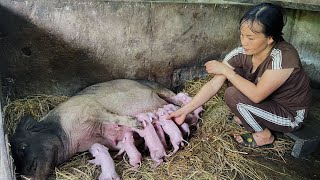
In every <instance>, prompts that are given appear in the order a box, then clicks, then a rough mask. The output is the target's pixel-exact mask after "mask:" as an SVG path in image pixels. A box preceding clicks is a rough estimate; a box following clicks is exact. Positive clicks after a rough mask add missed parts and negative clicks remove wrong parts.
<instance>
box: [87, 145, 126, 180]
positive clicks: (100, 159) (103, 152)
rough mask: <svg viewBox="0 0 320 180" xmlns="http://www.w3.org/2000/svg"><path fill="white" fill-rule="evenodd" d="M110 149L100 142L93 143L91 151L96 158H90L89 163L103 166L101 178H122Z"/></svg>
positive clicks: (100, 179) (116, 179)
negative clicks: (117, 171)
mask: <svg viewBox="0 0 320 180" xmlns="http://www.w3.org/2000/svg"><path fill="white" fill-rule="evenodd" d="M108 150H109V149H108V148H107V147H105V146H103V145H101V144H99V143H95V144H93V145H92V146H91V147H90V149H89V152H90V153H91V154H92V156H93V157H95V159H92V160H89V163H92V164H95V165H98V166H101V171H102V173H101V174H100V176H99V180H120V177H119V175H118V174H117V173H116V169H115V165H114V162H113V159H112V158H111V156H110V154H109V151H108Z"/></svg>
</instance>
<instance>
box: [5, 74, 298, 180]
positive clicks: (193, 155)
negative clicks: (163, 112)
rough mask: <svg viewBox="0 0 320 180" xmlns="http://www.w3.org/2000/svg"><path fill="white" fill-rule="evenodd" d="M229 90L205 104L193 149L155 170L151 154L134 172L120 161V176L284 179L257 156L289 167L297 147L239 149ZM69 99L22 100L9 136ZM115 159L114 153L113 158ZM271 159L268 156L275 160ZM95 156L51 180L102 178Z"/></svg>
mask: <svg viewBox="0 0 320 180" xmlns="http://www.w3.org/2000/svg"><path fill="white" fill-rule="evenodd" d="M210 78H211V77H206V78H204V79H199V80H197V81H189V82H187V83H186V85H185V89H184V92H187V93H188V94H189V95H191V96H194V95H195V94H196V93H197V92H198V91H199V90H200V88H201V87H202V86H203V85H204V84H205V83H206V82H207V81H208V80H210ZM225 88H226V87H225V86H224V87H223V89H222V90H220V91H219V92H218V94H217V95H216V96H214V97H212V98H211V99H210V100H209V101H208V102H207V103H206V104H205V105H204V109H205V112H204V114H203V116H202V122H201V123H200V128H199V129H198V130H197V131H196V132H195V133H194V134H193V135H192V137H191V139H190V140H189V144H188V145H187V146H186V147H184V148H183V149H181V150H179V151H178V153H176V154H175V155H174V156H172V157H170V158H166V159H165V161H166V162H165V163H163V164H162V165H160V166H159V167H158V168H156V169H152V168H151V164H152V163H153V161H152V160H151V159H150V157H149V155H148V154H145V155H144V157H143V162H142V166H141V167H140V168H139V169H138V170H134V169H131V168H130V166H129V164H128V159H127V158H126V157H124V158H122V157H117V158H115V159H114V160H115V165H116V170H117V172H118V174H119V175H120V176H121V177H122V179H127V180H131V179H148V180H149V179H150V180H152V179H157V180H158V179H210V180H211V179H219V180H220V179H239V178H240V179H266V175H264V173H263V171H262V170H266V169H268V170H270V171H273V172H274V173H277V174H278V175H279V176H281V175H284V174H282V173H281V172H277V171H275V170H272V169H270V168H268V167H266V166H264V165H262V164H259V163H257V162H255V161H253V160H252V158H250V157H252V156H261V155H263V156H265V155H269V156H270V154H271V155H272V156H271V158H272V159H273V160H277V161H283V162H285V160H284V158H283V157H282V156H283V155H284V153H286V152H288V151H289V150H290V148H291V147H292V145H293V143H292V142H291V141H289V140H287V139H277V141H276V142H275V143H274V147H273V148H270V149H259V148H257V149H251V148H244V147H238V145H237V143H236V142H235V141H234V140H233V138H232V137H231V136H230V135H231V134H234V133H243V132H244V130H243V129H241V128H239V126H237V125H236V124H235V123H228V122H227V118H228V116H230V111H229V109H228V107H227V106H226V105H225V103H224V101H223V94H224V89H225ZM66 99H67V97H58V96H45V95H44V96H31V97H28V98H26V99H22V100H16V101H13V102H12V103H11V104H9V105H8V106H7V107H6V109H5V115H6V122H7V128H8V132H13V130H14V128H15V127H16V123H17V122H16V121H17V120H18V119H19V118H20V117H21V116H22V115H23V114H26V113H31V114H32V115H33V116H35V117H38V119H39V118H40V117H43V116H44V115H45V114H47V113H48V112H49V110H50V109H52V108H53V107H54V106H56V105H57V104H59V103H60V102H62V101H64V100H66ZM112 155H113V154H112ZM269 156H268V157H269ZM89 159H90V154H89V153H88V152H84V153H80V154H78V155H76V156H74V157H73V158H72V159H71V160H70V161H68V162H65V163H64V164H62V165H60V166H59V167H57V168H56V169H55V172H54V174H53V175H52V176H51V177H50V179H68V180H74V179H83V180H86V179H87V180H89V179H97V177H98V176H99V174H100V168H99V167H96V166H94V165H92V164H89V163H88V160H89Z"/></svg>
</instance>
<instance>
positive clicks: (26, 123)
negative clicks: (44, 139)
mask: <svg viewBox="0 0 320 180" xmlns="http://www.w3.org/2000/svg"><path fill="white" fill-rule="evenodd" d="M37 123H38V122H37V121H36V120H35V119H33V118H32V116H31V115H26V116H24V117H22V119H21V121H20V122H19V124H18V126H17V130H30V129H32V128H33V127H34V125H35V124H37Z"/></svg>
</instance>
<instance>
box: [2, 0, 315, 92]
mask: <svg viewBox="0 0 320 180" xmlns="http://www.w3.org/2000/svg"><path fill="white" fill-rule="evenodd" d="M248 8H249V6H248V5H246V4H230V3H220V2H219V3H218V1H217V3H216V4H203V3H169V2H121V1H107V2H103V1H80V0H78V1H75V0H73V1H59V2H51V1H44V0H32V1H27V0H19V1H9V0H2V1H1V2H0V51H1V53H0V58H1V61H2V62H1V67H5V68H2V71H3V73H2V79H3V83H2V84H3V89H4V93H5V94H6V96H9V97H10V98H15V97H23V96H26V95H30V94H35V93H47V94H65V95H70V94H72V93H74V92H76V91H78V90H79V89H81V88H83V87H85V86H88V85H91V84H94V83H98V82H102V81H106V80H110V79H115V78H129V79H148V80H152V81H157V82H159V83H161V84H163V85H165V86H167V87H173V86H174V87H178V86H179V85H180V84H181V83H182V82H183V81H184V80H186V79H190V78H192V77H194V76H201V75H203V74H204V71H203V67H202V66H203V64H204V63H205V62H206V61H207V60H210V59H222V58H223V57H224V55H225V54H226V53H227V52H229V51H230V50H232V49H233V48H234V47H236V46H238V45H239V37H238V36H239V35H238V21H239V19H240V17H241V16H242V15H243V14H244V12H245V11H246V10H247V9H248ZM288 15H289V18H288V24H287V26H286V29H285V31H284V33H285V38H286V39H287V40H288V41H289V42H291V43H293V44H294V45H295V46H296V47H297V49H298V51H299V53H300V55H301V57H302V60H303V63H304V65H305V67H306V69H307V70H308V72H309V74H310V77H311V78H312V79H314V80H316V81H319V79H318V77H319V70H320V54H319V52H320V43H319V42H317V40H318V39H320V27H319V26H320V23H319V21H320V20H319V17H320V13H319V12H317V11H305V10H295V9H288Z"/></svg>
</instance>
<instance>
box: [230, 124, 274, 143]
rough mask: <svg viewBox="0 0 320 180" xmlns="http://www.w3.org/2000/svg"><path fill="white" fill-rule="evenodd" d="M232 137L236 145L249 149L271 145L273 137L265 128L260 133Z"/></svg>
mask: <svg viewBox="0 0 320 180" xmlns="http://www.w3.org/2000/svg"><path fill="white" fill-rule="evenodd" d="M233 136H234V139H235V140H236V141H237V142H238V143H240V144H243V145H245V146H249V147H259V146H263V145H268V144H272V143H273V142H274V136H273V135H272V133H271V132H270V130H269V129H267V128H266V129H264V130H263V131H261V132H255V133H252V134H243V135H238V134H237V135H233Z"/></svg>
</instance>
